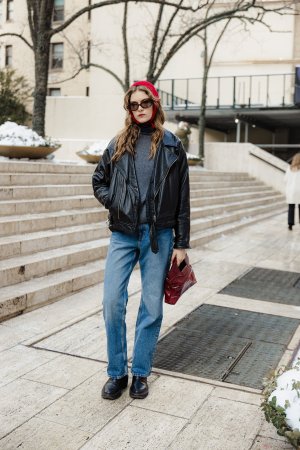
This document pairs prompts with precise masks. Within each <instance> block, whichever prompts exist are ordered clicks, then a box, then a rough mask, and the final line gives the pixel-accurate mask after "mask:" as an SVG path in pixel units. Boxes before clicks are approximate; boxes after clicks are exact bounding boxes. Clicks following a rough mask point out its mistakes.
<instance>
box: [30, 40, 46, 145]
mask: <svg viewBox="0 0 300 450" xmlns="http://www.w3.org/2000/svg"><path fill="white" fill-rule="evenodd" d="M49 53H50V38H48V37H45V36H39V39H38V42H37V47H36V49H35V89H34V106H33V117H32V128H33V130H34V131H36V132H37V133H38V134H39V135H40V136H45V115H46V99H47V86H48V69H49Z"/></svg>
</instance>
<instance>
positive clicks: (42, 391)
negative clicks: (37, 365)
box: [0, 379, 68, 439]
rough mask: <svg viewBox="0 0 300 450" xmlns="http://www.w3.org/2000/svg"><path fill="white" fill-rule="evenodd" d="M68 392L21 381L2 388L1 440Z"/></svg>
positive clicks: (0, 406) (0, 391)
mask: <svg viewBox="0 0 300 450" xmlns="http://www.w3.org/2000/svg"><path fill="white" fill-rule="evenodd" d="M66 392H68V391H67V390H66V389H62V388H58V387H54V386H49V385H47V384H43V383H36V382H34V381H29V380H20V379H19V380H14V381H12V382H11V383H9V384H6V385H5V386H2V387H1V388H0V398H1V402H0V418H1V420H0V439H1V438H2V437H4V436H5V435H6V434H8V433H9V432H10V431H12V430H13V429H14V428H16V427H17V426H19V425H21V424H22V423H24V422H25V421H27V420H29V419H30V418H32V417H33V416H35V415H36V414H37V413H39V412H40V411H42V410H43V409H44V408H46V407H47V406H48V405H50V404H51V403H53V402H55V400H57V399H58V398H60V397H62V396H64V394H65V393H66Z"/></svg>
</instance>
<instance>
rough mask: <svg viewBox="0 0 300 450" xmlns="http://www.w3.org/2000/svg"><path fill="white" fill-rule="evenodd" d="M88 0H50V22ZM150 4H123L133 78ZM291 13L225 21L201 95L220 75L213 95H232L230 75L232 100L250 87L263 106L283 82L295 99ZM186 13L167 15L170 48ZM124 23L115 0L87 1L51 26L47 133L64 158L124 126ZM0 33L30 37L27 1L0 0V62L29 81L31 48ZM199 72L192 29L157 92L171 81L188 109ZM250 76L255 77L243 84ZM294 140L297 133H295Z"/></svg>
mask: <svg viewBox="0 0 300 450" xmlns="http://www.w3.org/2000/svg"><path fill="white" fill-rule="evenodd" d="M90 3H91V0H84V1H82V0H55V11H54V15H53V27H56V26H58V25H59V24H61V23H63V22H64V20H65V19H66V18H68V17H69V16H70V15H72V14H73V13H74V12H75V11H77V10H78V9H80V8H82V7H84V6H85V4H86V5H88V4H90ZM265 3H267V4H268V7H269V8H274V9H275V8H278V6H280V5H281V4H282V2H280V1H273V2H271V1H269V0H266V1H265ZM229 5H230V4H229ZM158 8H159V6H158V5H154V4H143V3H139V2H133V3H129V4H128V11H127V14H128V16H127V27H126V30H127V41H128V47H129V48H128V49H129V56H130V80H131V81H133V80H135V79H141V78H143V79H145V76H146V73H147V69H148V66H149V54H150V53H149V50H150V46H151V33H152V34H153V29H154V26H155V20H156V17H157V14H158ZM214 8H215V10H216V11H217V10H218V8H224V2H223V3H219V2H216V3H214ZM298 8H299V7H298ZM171 13H172V11H171V9H170V8H169V9H166V10H165V13H164V14H165V16H164V17H163V20H162V22H161V24H160V27H161V33H163V31H164V29H165V28H166V27H167V23H168V17H170V15H171ZM299 17H300V16H295V15H293V14H284V15H281V14H280V15H279V14H277V13H275V12H273V13H269V14H267V15H266V17H265V21H266V23H267V24H268V27H267V26H266V25H262V24H259V23H256V24H254V25H250V24H249V23H248V24H247V26H245V25H244V24H243V23H241V22H240V21H238V20H232V22H231V23H230V24H229V26H228V29H227V30H226V33H225V34H224V37H223V38H222V40H221V41H220V44H219V46H218V47H217V49H216V52H215V55H214V58H213V62H212V65H211V69H210V72H209V76H210V81H209V83H208V97H207V100H208V104H210V103H214V102H216V98H217V94H216V93H217V92H218V89H220V83H222V84H221V87H222V89H221V91H220V92H221V94H220V93H219V94H218V95H219V97H220V98H221V95H222V98H221V101H222V103H223V106H226V105H227V106H230V105H231V104H232V89H233V88H232V83H233V81H232V80H233V77H235V88H234V89H235V97H236V101H237V102H238V104H240V105H242V104H245V105H246V104H247V102H248V100H249V95H250V94H249V91H250V90H251V99H252V101H253V102H254V103H255V102H256V104H257V105H262V104H263V101H264V98H265V97H266V95H268V96H269V102H270V105H269V106H272V102H273V101H277V97H280V96H282V89H283V91H284V96H285V98H286V101H293V97H294V88H295V86H294V83H295V81H294V77H293V74H294V72H295V67H296V66H297V65H298V64H300V19H299ZM189 20H193V19H192V18H190V16H189V13H186V14H183V13H181V14H179V16H178V18H177V19H176V20H175V21H174V24H173V27H174V28H173V32H172V33H171V34H172V36H170V37H169V44H168V45H169V47H170V46H171V44H172V42H173V41H172V40H174V39H175V38H174V36H176V34H179V33H180V32H182V30H183V28H184V27H185V26H186V24H187V22H188V21H189ZM123 23H124V5H123V4H119V5H115V6H109V7H105V8H98V9H94V10H92V11H91V12H90V13H89V14H87V13H86V14H83V15H82V16H80V17H79V18H78V19H77V20H76V21H75V22H73V23H72V24H71V25H70V26H69V27H68V28H67V29H66V30H65V31H64V32H62V33H59V34H56V35H54V38H53V41H52V42H51V54H50V68H49V86H48V95H49V96H48V98H47V114H46V133H47V134H48V135H50V136H52V137H54V138H58V139H61V140H62V143H63V146H62V150H59V152H62V153H61V154H63V155H65V157H66V159H68V158H73V157H75V158H76V156H74V155H75V152H76V150H80V149H81V148H82V147H84V146H85V145H86V144H87V143H91V142H93V141H95V140H98V139H109V138H111V137H112V136H113V135H114V134H115V133H116V132H117V131H118V130H119V129H120V127H122V123H123V118H124V110H123V107H122V96H123V89H122V86H121V84H120V83H119V82H118V81H117V77H119V78H120V79H121V80H124V76H125V65H124V52H123V47H122V43H123V41H122V24H123ZM222 26H223V25H222V23H221V22H220V23H217V24H216V25H213V26H211V27H209V29H208V47H209V48H211V49H212V47H213V45H214V42H215V41H216V39H217V37H218V35H219V33H220V30H221V27H222ZM2 33H18V34H21V35H22V36H24V37H25V38H26V39H28V40H29V41H30V32H29V27H28V24H27V9H26V2H19V1H17V0H0V67H1V68H3V67H12V68H14V69H16V71H17V72H18V73H21V74H23V75H24V76H25V77H26V78H27V79H28V81H29V82H30V83H31V84H32V86H33V83H34V66H33V61H34V60H33V52H32V50H31V49H30V48H29V47H28V46H26V44H24V42H22V41H21V40H20V39H19V38H18V37H15V36H2V37H1V34H2ZM168 45H167V47H166V48H165V50H162V52H161V54H162V57H163V56H164V52H167V50H168V48H169V47H168ZM90 63H92V66H91V67H89V69H84V70H80V69H81V67H82V66H83V65H88V64H90ZM112 72H113V74H114V76H112ZM76 73H78V74H77V75H76ZM202 73H203V44H202V41H201V39H200V38H199V36H195V37H194V38H192V39H191V40H190V41H189V42H188V43H187V44H186V45H184V46H183V47H182V48H181V49H180V50H179V51H178V52H177V53H176V54H175V55H174V56H173V57H172V58H171V59H170V61H169V62H168V64H167V65H166V66H165V68H164V70H163V71H162V73H161V74H160V76H159V82H157V84H158V85H159V87H160V90H161V91H162V92H164V93H165V94H171V93H172V89H173V91H174V89H175V92H173V94H175V95H176V97H178V98H181V99H183V100H185V101H187V100H188V101H189V102H190V103H191V104H193V105H194V107H195V108H196V107H197V105H199V103H200V92H201V77H202ZM75 75H76V76H75ZM282 75H286V76H290V77H289V78H286V79H285V82H284V83H285V85H284V86H282V83H283V81H282V80H283V78H282ZM250 76H252V77H253V78H252V81H251V85H250V84H249V83H250V82H249V77H250ZM266 76H271V78H270V77H269V78H268V77H267V78H266ZM274 76H277V78H274ZM255 77H256V78H255ZM280 77H281V78H280ZM187 79H189V82H188V83H187ZM267 79H268V80H269V85H268V92H267V90H266V89H267V88H266V80H267ZM220 80H221V81H220ZM253 80H254V81H253ZM270 80H271V82H270ZM218 83H219V87H218ZM187 85H188V93H187ZM172 86H173V88H172ZM174 86H175V88H174ZM219 100H220V99H219ZM174 117H175V116H174ZM167 126H168V127H169V128H170V129H172V130H174V129H175V128H176V123H175V121H173V122H170V123H168V124H167ZM250 132H251V133H252V135H253V136H255V139H256V141H260V140H262V141H265V142H269V141H270V142H272V139H274V132H273V131H272V132H271V131H270V130H267V129H260V128H259V127H256V130H250ZM226 134H227V135H226V139H227V140H235V134H234V132H233V131H232V132H231V131H230V132H227V133H226ZM296 134H297V133H296ZM224 136H225V135H224V132H222V131H218V130H217V128H216V127H215V129H208V130H207V140H224V138H225V137H224ZM253 139H254V138H253ZM255 139H254V140H255ZM277 139H278V140H280V139H283V140H286V139H287V136H286V134H285V132H284V130H281V131H280V132H278V133H277ZM295 139H298V138H297V136H296V138H295ZM299 140H300V136H299ZM196 141H197V131H196V129H194V131H193V135H192V144H193V145H194V149H196V147H197V142H196ZM192 147H193V146H192ZM195 151H196V150H195Z"/></svg>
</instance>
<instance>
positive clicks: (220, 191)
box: [190, 184, 270, 198]
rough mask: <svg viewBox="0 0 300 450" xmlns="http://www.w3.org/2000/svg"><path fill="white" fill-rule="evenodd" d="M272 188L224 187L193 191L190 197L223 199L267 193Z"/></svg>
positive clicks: (260, 186) (250, 186) (262, 186)
mask: <svg viewBox="0 0 300 450" xmlns="http://www.w3.org/2000/svg"><path fill="white" fill-rule="evenodd" d="M269 190H270V188H269V187H268V186H264V185H259V186H252V184H251V185H247V186H244V187H242V186H241V187H227V188H226V187H224V188H206V189H191V192H190V196H191V198H198V197H222V196H223V195H230V194H239V193H243V192H265V191H269Z"/></svg>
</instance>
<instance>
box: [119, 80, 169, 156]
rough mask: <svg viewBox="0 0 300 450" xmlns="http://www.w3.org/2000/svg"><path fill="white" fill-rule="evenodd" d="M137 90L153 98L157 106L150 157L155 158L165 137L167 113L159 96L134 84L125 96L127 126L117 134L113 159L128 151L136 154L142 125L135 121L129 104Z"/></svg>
mask: <svg viewBox="0 0 300 450" xmlns="http://www.w3.org/2000/svg"><path fill="white" fill-rule="evenodd" d="M136 91H143V92H145V94H147V95H148V96H149V98H151V99H152V100H153V102H154V104H153V107H154V108H155V107H156V114H155V117H154V119H153V122H152V124H153V128H154V131H153V133H152V135H151V146H150V155H149V156H150V158H154V156H155V153H156V151H157V148H158V144H159V142H160V141H161V140H162V138H163V134H164V129H163V124H164V122H165V114H164V112H163V109H162V106H161V103H160V100H159V98H156V97H154V96H153V94H152V92H151V91H149V89H147V88H146V87H145V86H132V87H130V88H129V89H128V91H127V92H126V94H125V97H124V108H125V110H126V118H125V127H124V128H123V129H122V130H121V131H120V132H119V133H118V135H117V138H116V150H115V153H114V155H113V157H112V161H118V160H119V159H120V158H121V156H122V155H123V154H124V153H125V152H128V153H130V154H131V155H134V153H135V144H136V141H137V139H138V137H139V135H140V127H139V126H138V125H137V124H136V123H135V122H134V121H133V119H132V116H131V114H130V111H129V109H128V105H129V102H130V97H131V95H132V94H133V92H136Z"/></svg>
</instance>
